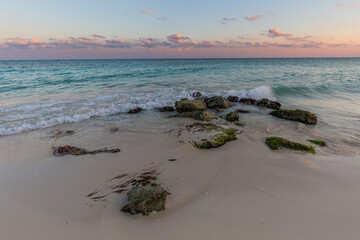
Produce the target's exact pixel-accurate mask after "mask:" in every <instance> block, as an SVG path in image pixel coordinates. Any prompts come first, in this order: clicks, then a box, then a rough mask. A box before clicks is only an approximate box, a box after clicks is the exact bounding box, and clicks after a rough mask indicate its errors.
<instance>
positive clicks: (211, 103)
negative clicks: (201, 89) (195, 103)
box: [205, 96, 233, 109]
mask: <svg viewBox="0 0 360 240" xmlns="http://www.w3.org/2000/svg"><path fill="white" fill-rule="evenodd" d="M205 102H206V106H207V107H208V108H212V109H213V108H229V107H231V106H232V105H233V104H232V103H231V102H229V100H227V99H226V98H224V97H221V96H215V97H211V98H207V99H205Z"/></svg>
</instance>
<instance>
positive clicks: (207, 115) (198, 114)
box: [175, 111, 215, 121]
mask: <svg viewBox="0 0 360 240" xmlns="http://www.w3.org/2000/svg"><path fill="white" fill-rule="evenodd" d="M175 117H186V118H193V119H195V120H200V121H210V120H212V119H214V118H215V114H214V113H211V112H208V111H192V112H182V113H178V114H176V115H175Z"/></svg>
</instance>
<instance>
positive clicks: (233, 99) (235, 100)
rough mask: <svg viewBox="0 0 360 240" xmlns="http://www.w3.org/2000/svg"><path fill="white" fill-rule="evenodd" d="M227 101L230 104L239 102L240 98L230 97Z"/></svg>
mask: <svg viewBox="0 0 360 240" xmlns="http://www.w3.org/2000/svg"><path fill="white" fill-rule="evenodd" d="M227 100H229V102H238V101H239V97H237V96H228V97H227Z"/></svg>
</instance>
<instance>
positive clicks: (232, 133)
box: [187, 123, 237, 149]
mask: <svg viewBox="0 0 360 240" xmlns="http://www.w3.org/2000/svg"><path fill="white" fill-rule="evenodd" d="M187 128H188V129H192V128H195V129H196V130H195V131H208V132H211V131H215V132H218V133H217V134H215V135H214V136H210V137H208V138H206V139H202V140H201V141H199V142H193V143H194V146H195V147H196V148H199V149H210V148H218V147H221V146H223V145H224V144H225V143H227V142H228V141H232V140H236V139H237V138H236V130H235V129H227V128H223V127H220V126H217V125H214V124H208V123H194V124H191V125H188V126H187Z"/></svg>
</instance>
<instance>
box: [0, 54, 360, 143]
mask: <svg viewBox="0 0 360 240" xmlns="http://www.w3.org/2000/svg"><path fill="white" fill-rule="evenodd" d="M196 90H198V91H201V92H202V93H203V94H204V95H214V94H222V95H236V96H239V97H252V98H257V99H259V98H263V97H267V98H270V99H277V100H278V101H280V102H281V103H283V105H284V106H285V107H289V108H302V109H307V110H310V111H313V112H315V113H316V114H317V115H318V116H319V124H320V125H319V126H320V127H322V129H323V130H324V131H327V132H330V133H332V134H333V135H334V138H336V137H339V138H341V139H343V140H344V141H348V142H354V143H355V142H359V141H360V134H359V129H360V104H359V103H360V59H358V58H354V59H206V60H205V59H193V60H68V61H67V60H64V61H0V135H11V134H18V133H21V132H24V131H29V130H34V129H40V128H46V127H49V126H55V125H58V124H62V123H69V122H79V121H84V120H87V119H89V118H92V117H95V116H100V117H106V116H109V115H113V114H117V113H121V112H126V111H127V110H128V109H130V108H133V107H137V106H140V107H142V108H145V109H148V110H149V111H153V109H154V108H156V107H160V106H164V105H173V104H174V102H175V101H176V100H179V99H181V98H184V97H188V98H191V97H190V94H191V93H192V92H193V91H196Z"/></svg>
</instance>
